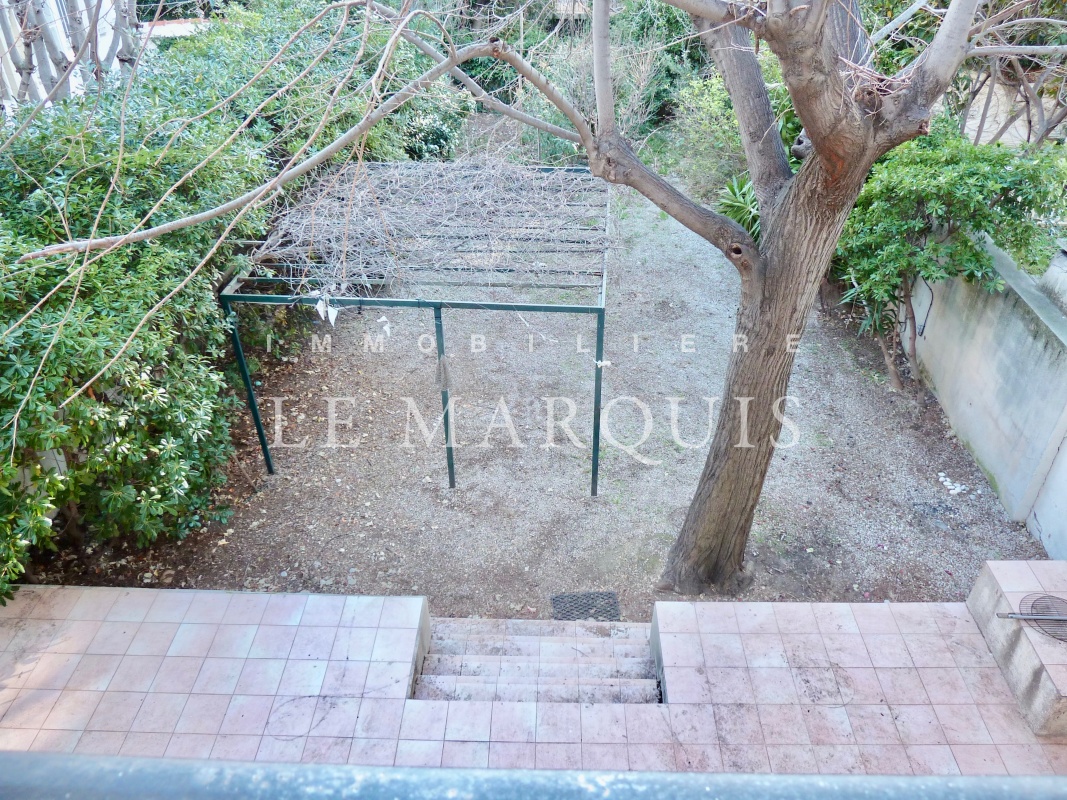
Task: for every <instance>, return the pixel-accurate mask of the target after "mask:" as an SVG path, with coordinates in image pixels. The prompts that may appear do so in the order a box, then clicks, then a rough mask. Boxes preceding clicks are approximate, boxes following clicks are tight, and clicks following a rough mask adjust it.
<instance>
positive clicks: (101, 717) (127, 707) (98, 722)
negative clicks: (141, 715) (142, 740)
mask: <svg viewBox="0 0 1067 800" xmlns="http://www.w3.org/2000/svg"><path fill="white" fill-rule="evenodd" d="M147 696H148V695H147V694H145V693H144V692H104V695H103V697H101V698H100V702H99V704H97V706H96V711H95V712H93V716H92V717H91V718H90V720H89V723H88V724H87V725H86V726H85V729H86V730H88V731H128V730H129V729H130V726H131V725H133V721H134V719H136V718H137V712H138V711H140V710H141V704H142V703H143V702H144V700H145V698H146V697H147ZM10 715H11V712H10V711H9V712H8V714H7V716H5V717H4V721H5V722H6V721H7V717H8V716H10Z"/></svg>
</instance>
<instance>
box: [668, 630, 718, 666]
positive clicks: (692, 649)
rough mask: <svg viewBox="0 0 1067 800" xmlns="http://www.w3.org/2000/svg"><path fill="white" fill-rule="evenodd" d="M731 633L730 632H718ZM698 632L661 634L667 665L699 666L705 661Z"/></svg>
mask: <svg viewBox="0 0 1067 800" xmlns="http://www.w3.org/2000/svg"><path fill="white" fill-rule="evenodd" d="M716 635H727V636H728V635H729V634H716ZM700 638H701V637H700V635H699V634H696V633H663V634H660V653H661V656H662V660H663V666H665V667H699V666H701V665H702V664H703V663H704V651H703V649H702V648H701V644H700Z"/></svg>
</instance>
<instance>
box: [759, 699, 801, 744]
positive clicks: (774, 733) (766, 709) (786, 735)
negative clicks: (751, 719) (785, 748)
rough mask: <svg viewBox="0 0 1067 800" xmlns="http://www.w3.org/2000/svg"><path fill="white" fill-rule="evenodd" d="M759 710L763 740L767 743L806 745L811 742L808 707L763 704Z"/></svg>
mask: <svg viewBox="0 0 1067 800" xmlns="http://www.w3.org/2000/svg"><path fill="white" fill-rule="evenodd" d="M757 708H758V710H759V718H760V726H761V727H762V729H763V740H764V741H765V742H766V743H767V744H776V745H806V744H811V739H810V737H809V735H808V729H807V727H806V726H805V724H804V717H805V716H806V711H807V710H808V708H813V706H812V707H807V706H805V707H801V706H799V705H761V706H757Z"/></svg>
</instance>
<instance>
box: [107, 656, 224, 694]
mask: <svg viewBox="0 0 1067 800" xmlns="http://www.w3.org/2000/svg"><path fill="white" fill-rule="evenodd" d="M203 665H204V659H203V658H198V657H193V656H166V657H165V658H164V659H163V662H162V663H161V664H160V665H159V670H158V671H157V672H156V676H155V679H154V680H153V681H152V685H151V687H150V688H149V691H150V692H170V693H177V694H188V693H189V692H191V691H192V690H193V685H194V684H195V683H196V678H197V676H198V675H199V674H200V668H201V667H202V666H203ZM119 669H120V671H121V667H120V668H119ZM115 683H117V681H116V680H115V679H112V684H115Z"/></svg>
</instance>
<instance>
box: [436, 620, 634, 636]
mask: <svg viewBox="0 0 1067 800" xmlns="http://www.w3.org/2000/svg"><path fill="white" fill-rule="evenodd" d="M430 625H431V630H432V631H433V636H434V637H438V638H442V639H461V638H466V637H468V636H496V637H503V636H538V637H544V636H553V637H565V638H571V637H578V638H597V639H644V640H647V639H648V636H649V631H650V630H651V628H652V626H651V624H650V623H647V622H564V621H560V620H541V619H452V618H448V617H434V618H433V619H432V620H431V621H430Z"/></svg>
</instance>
